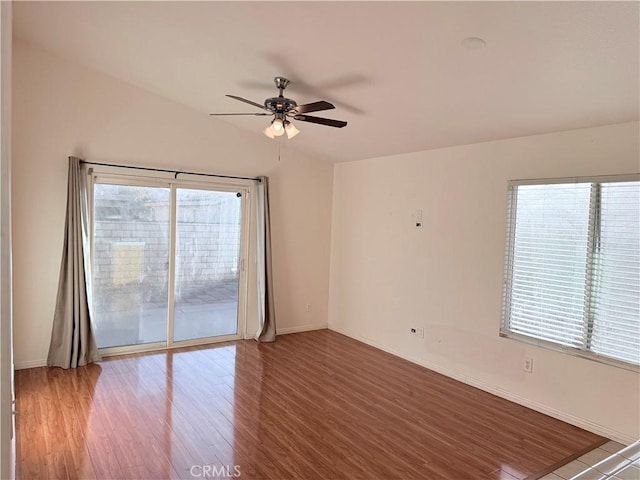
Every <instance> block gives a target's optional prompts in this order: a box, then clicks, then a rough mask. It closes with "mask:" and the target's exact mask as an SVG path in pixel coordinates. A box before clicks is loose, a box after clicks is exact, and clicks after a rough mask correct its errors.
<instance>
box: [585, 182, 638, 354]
mask: <svg viewBox="0 0 640 480" xmlns="http://www.w3.org/2000/svg"><path fill="white" fill-rule="evenodd" d="M599 213H600V215H599V217H600V222H599V223H600V229H599V242H597V245H596V252H595V255H594V279H595V280H594V282H593V287H592V288H593V291H592V295H591V297H592V300H591V301H592V307H591V309H590V310H591V314H592V317H593V318H592V329H593V331H592V335H591V339H590V340H591V349H592V350H593V351H594V352H596V353H598V354H601V355H606V356H609V357H613V358H617V359H620V360H626V361H628V362H631V363H635V364H640V182H616V183H602V184H601V185H600V212H599Z"/></svg>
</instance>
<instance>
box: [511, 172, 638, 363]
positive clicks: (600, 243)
mask: <svg viewBox="0 0 640 480" xmlns="http://www.w3.org/2000/svg"><path fill="white" fill-rule="evenodd" d="M638 180H640V178H638V177H634V178H629V177H618V178H617V177H606V178H597V179H558V180H553V181H545V183H541V182H540V181H537V182H536V181H513V182H511V183H510V185H509V198H508V209H507V216H508V218H507V222H508V228H507V252H506V260H505V281H504V295H503V309H502V311H503V313H502V327H501V335H502V336H506V337H514V338H519V339H521V340H525V341H529V342H531V341H533V342H535V343H538V344H540V345H543V346H550V347H556V348H563V349H564V350H566V351H569V352H573V353H576V354H579V355H583V356H588V357H591V358H596V359H599V360H601V361H604V362H607V363H614V364H617V365H621V366H627V367H628V366H630V365H633V366H634V367H632V368H633V369H637V368H636V367H635V366H637V365H640V181H638Z"/></svg>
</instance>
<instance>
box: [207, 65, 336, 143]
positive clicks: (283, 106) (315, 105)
mask: <svg viewBox="0 0 640 480" xmlns="http://www.w3.org/2000/svg"><path fill="white" fill-rule="evenodd" d="M273 81H274V82H275V84H276V88H277V89H278V90H280V94H279V95H278V96H277V97H271V98H267V99H266V100H265V101H264V105H260V104H259V103H257V102H252V101H251V100H247V99H246V98H242V97H237V96H235V95H227V97H229V98H233V99H234V100H239V101H241V102H244V103H248V104H249V105H253V106H254V107H258V108H261V109H262V110H266V111H267V112H268V113H265V112H256V113H210V114H209V115H212V116H222V115H255V116H267V115H273V120H271V123H270V124H269V126H268V127H267V128H265V130H264V134H265V135H266V136H267V137H269V138H275V137H280V136H282V135H283V134H284V133H285V132H286V134H287V138H293V137H295V136H296V135H297V134H298V133H300V131H299V130H298V129H297V128H296V127H295V126H294V125H293V123H291V121H290V120H289V119H290V118H292V119H294V120H299V121H301V122H309V123H317V124H318V125H326V126H328V127H336V128H342V127H344V126H346V125H347V122H343V121H342V120H333V119H330V118H322V117H312V116H311V115H306V114H307V113H309V112H320V111H322V110H331V109H333V108H335V107H334V106H333V105H332V104H331V103H329V102H325V101H324V100H320V101H318V102H311V103H306V104H304V105H298V104H297V103H296V101H295V100H291V99H290V98H286V97H285V96H284V95H283V94H282V92H284V89H285V88H287V85H289V83H290V81H289V80H288V79H286V78H284V77H275V78H274V79H273Z"/></svg>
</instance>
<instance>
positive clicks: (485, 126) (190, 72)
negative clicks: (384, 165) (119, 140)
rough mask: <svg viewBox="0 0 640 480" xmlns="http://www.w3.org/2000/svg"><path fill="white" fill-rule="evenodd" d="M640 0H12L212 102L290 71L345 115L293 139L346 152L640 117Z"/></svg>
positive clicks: (207, 107)
mask: <svg viewBox="0 0 640 480" xmlns="http://www.w3.org/2000/svg"><path fill="white" fill-rule="evenodd" d="M639 5H640V4H639V3H638V2H237V1H232V2H15V3H14V32H15V35H16V36H17V37H18V38H20V39H22V40H25V41H27V42H28V43H31V44H35V45H39V46H42V47H43V48H45V49H47V50H50V51H53V52H54V53H57V54H59V55H60V56H62V57H65V58H68V59H70V60H72V61H76V62H79V63H81V64H84V65H87V66H89V67H92V68H95V69H97V70H100V71H102V72H105V73H107V74H109V75H111V76H113V77H116V78H119V79H122V80H124V81H126V82H129V83H131V84H133V85H136V86H138V87H141V88H144V89H146V90H148V91H151V92H154V93H156V94H159V95H162V96H164V97H167V98H169V99H172V100H174V101H176V102H180V103H182V104H184V105H187V106H189V107H192V108H194V109H196V110H198V111H200V112H202V113H203V114H207V113H208V112H253V111H257V109H254V108H253V107H251V106H249V105H244V104H243V103H240V102H237V101H235V100H231V99H229V98H226V97H225V96H224V94H227V93H228V94H234V95H239V96H242V97H245V98H249V99H251V100H254V101H257V102H258V103H262V101H263V100H264V98H266V97H270V96H275V94H276V93H277V90H276V89H275V87H274V86H273V80H272V79H273V77H274V76H276V75H283V76H285V77H288V78H290V79H291V80H292V84H291V85H290V87H289V88H288V89H287V91H286V94H287V96H289V97H290V98H293V99H295V100H296V101H297V102H298V103H306V102H309V101H315V100H327V101H330V102H332V103H334V104H335V105H336V109H335V110H331V111H327V112H318V113H315V114H312V115H318V116H326V117H329V118H336V119H340V120H346V121H348V122H349V125H348V126H347V127H345V128H343V129H335V128H330V127H324V126H319V125H312V124H309V123H302V122H297V126H298V128H299V129H300V130H301V133H300V135H298V136H297V137H296V138H295V139H293V140H283V141H290V142H295V144H296V146H297V147H298V148H299V149H301V150H307V151H310V152H317V153H320V154H323V155H325V156H326V157H328V158H329V159H331V160H333V161H346V160H355V159H362V158H371V157H378V156H384V155H391V154H397V153H405V152H411V151H419V150H427V149H433V148H439V147H444V146H451V145H460V144H469V143H475V142H482V141H488V140H495V139H501V138H509V137H517V136H524V135H532V134H537V133H545V132H551V131H558V130H567V129H573V128H581V127H589V126H597V125H604V124H610V123H618V122H626V121H632V120H637V119H638V118H639V86H640V80H639V30H640V29H639ZM466 37H481V38H483V39H484V40H485V41H486V44H487V46H486V48H484V49H481V50H469V49H466V48H464V47H463V46H462V45H461V41H462V40H463V39H464V38H466ZM245 107H246V108H245ZM210 121H211V122H212V123H215V122H218V121H228V122H230V123H233V124H234V125H237V126H238V127H240V128H243V129H245V130H247V131H251V132H255V133H256V135H261V134H262V133H261V132H262V129H263V128H264V127H265V126H266V125H267V123H268V121H267V119H266V117H253V116H247V117H226V118H225V119H224V120H219V119H215V118H211V119H210Z"/></svg>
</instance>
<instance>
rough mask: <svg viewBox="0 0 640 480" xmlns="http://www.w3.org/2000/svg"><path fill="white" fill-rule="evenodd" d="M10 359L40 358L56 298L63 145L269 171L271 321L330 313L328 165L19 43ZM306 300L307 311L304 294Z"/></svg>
mask: <svg viewBox="0 0 640 480" xmlns="http://www.w3.org/2000/svg"><path fill="white" fill-rule="evenodd" d="M13 74H14V77H13V79H14V91H13V94H14V95H13V101H14V119H13V158H14V162H13V178H12V186H13V220H14V223H13V239H14V302H15V305H14V328H15V359H16V366H17V368H26V367H30V366H37V365H42V364H43V363H44V362H45V360H46V356H47V350H48V347H49V338H50V332H51V322H52V319H53V310H54V305H55V298H56V291H57V283H58V274H59V266H60V258H61V252H62V239H63V230H64V210H65V202H66V177H67V163H68V162H67V157H68V156H69V155H75V156H79V157H81V158H84V159H86V160H89V161H97V162H108V163H117V164H129V165H141V166H152V167H159V168H170V169H180V170H187V171H189V170H190V171H196V172H210V173H217V174H230V175H247V176H256V175H261V174H265V175H268V176H269V177H270V187H271V206H272V239H273V249H274V250H273V258H274V265H275V266H274V281H275V287H274V290H275V303H276V314H277V316H278V331H279V332H287V331H295V330H303V329H308V328H322V327H326V324H327V303H328V279H329V247H330V228H331V201H332V182H333V166H332V165H331V163H329V162H327V161H325V160H323V159H314V158H311V157H309V156H305V155H302V154H300V153H297V152H296V151H295V150H293V149H291V145H294V143H295V140H292V141H291V143H285V142H283V143H282V160H281V161H278V158H277V144H276V142H274V141H273V140H269V139H268V138H266V137H264V136H262V134H261V127H260V124H259V121H258V123H256V134H252V133H248V132H245V131H242V130H239V129H237V128H235V127H232V126H230V125H228V124H226V123H224V122H222V121H220V120H217V119H212V118H210V117H208V116H207V115H205V114H202V113H199V112H195V111H193V110H190V109H188V108H185V107H183V106H180V105H178V104H175V103H173V102H170V101H168V100H166V99H163V98H161V97H158V96H156V95H153V94H151V93H148V92H145V91H143V90H140V89H137V88H134V87H132V86H130V85H128V84H126V83H123V82H121V81H119V80H116V79H114V78H111V77H108V76H106V75H104V74H101V73H98V72H96V71H92V70H89V69H87V68H84V67H81V66H79V65H76V64H72V63H69V62H66V61H64V60H62V59H60V58H58V57H55V56H53V55H50V54H49V53H47V52H45V51H43V50H40V49H36V48H34V47H31V46H28V45H25V44H24V43H22V42H17V41H16V42H15V43H14V66H13ZM307 303H311V304H312V305H313V307H312V310H311V311H310V312H306V311H305V305H306V304H307Z"/></svg>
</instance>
